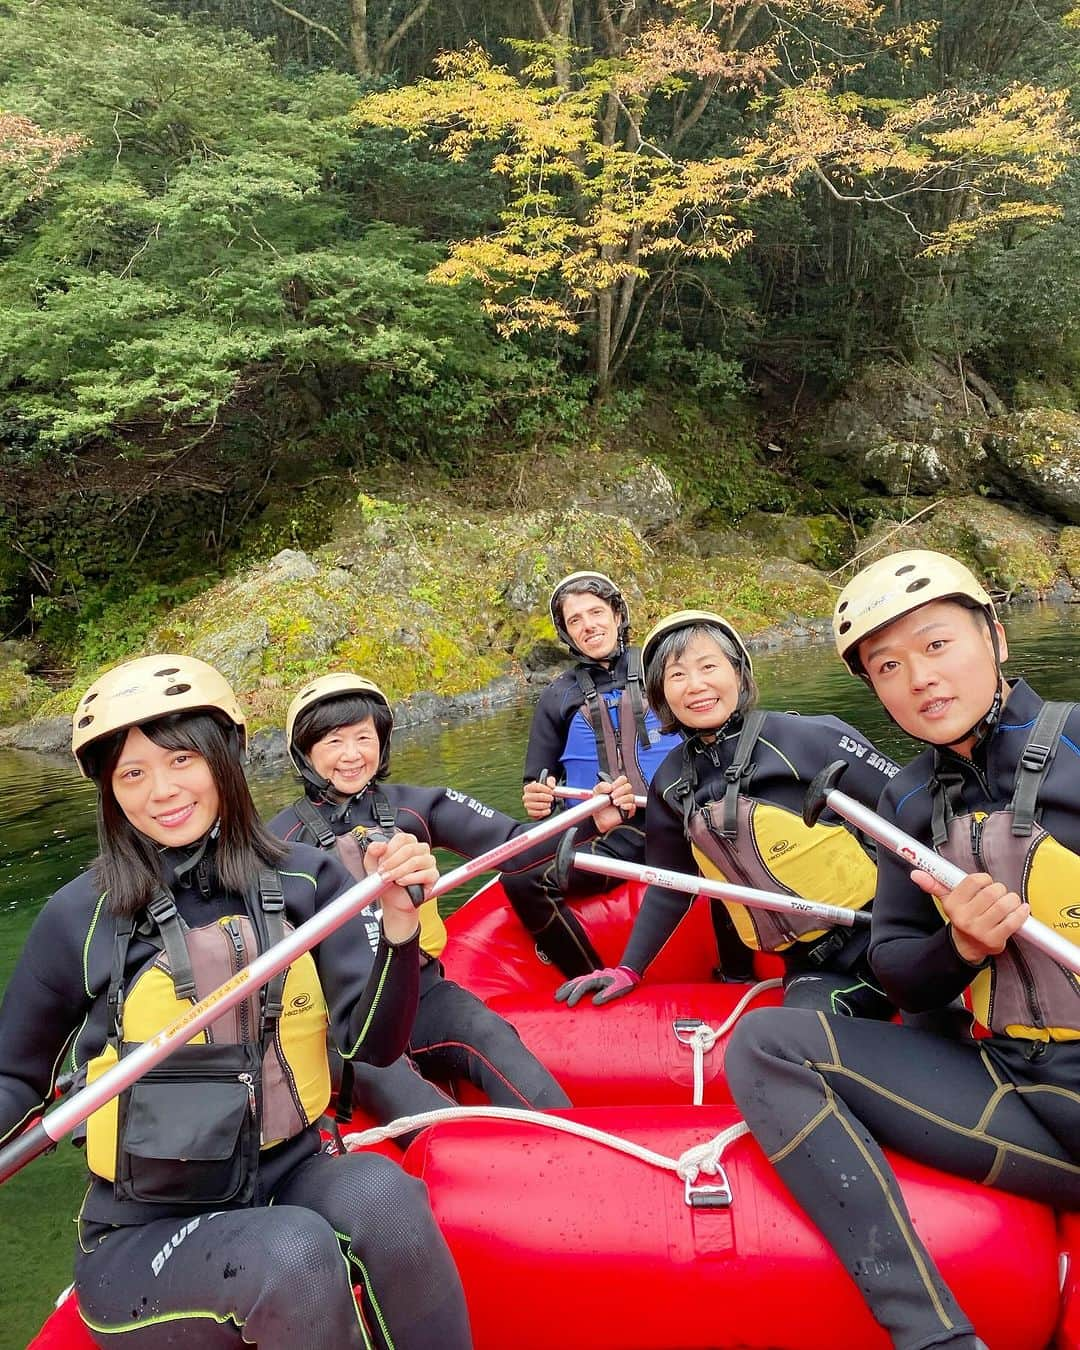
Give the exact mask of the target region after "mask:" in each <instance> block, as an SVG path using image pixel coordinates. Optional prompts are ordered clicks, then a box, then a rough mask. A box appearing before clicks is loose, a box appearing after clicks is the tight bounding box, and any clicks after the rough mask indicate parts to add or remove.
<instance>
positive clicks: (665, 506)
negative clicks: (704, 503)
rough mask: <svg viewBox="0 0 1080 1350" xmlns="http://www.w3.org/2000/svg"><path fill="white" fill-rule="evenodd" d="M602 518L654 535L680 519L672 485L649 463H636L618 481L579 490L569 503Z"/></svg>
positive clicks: (665, 476) (657, 466)
mask: <svg viewBox="0 0 1080 1350" xmlns="http://www.w3.org/2000/svg"><path fill="white" fill-rule="evenodd" d="M570 504H571V505H574V506H579V507H582V508H583V509H585V510H588V511H598V512H600V513H601V514H602V515H606V516H617V517H619V518H620V519H621V520H628V521H629V522H630V524H631V525H632V526H633V527H634V529H635V530H637V531H638V533H639V534H642V535H649V534H656V533H658V532H659V531H660V530H663V529H665V528H666V527H667V526H669V525H673V524H674V523H675V522H676V521H677V520H678V519H679V509H680V508H679V495H678V492H677V491H676V488H675V485H674V483H673V482H672V481H671V479H670V478H669V477H668V476H667V474H666V473H665V472H664V470H663V469H661V468H660V466H659V465H658V464H656V463H655V462H654V461H653V460H651V459H647V458H646V459H639V460H636V461H635V462H634V463H633V465H632V466H631V467H630V469H629V470H628V471H627V472H625V473H621V474H619V475H618V476H617V477H612V478H605V479H601V480H600V481H599V482H597V483H596V484H595V485H589V484H588V483H586V484H584V485H582V486H579V487H578V489H577V490H576V492H574V494H573V500H572V502H571V503H570Z"/></svg>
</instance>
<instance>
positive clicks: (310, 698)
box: [285, 670, 394, 791]
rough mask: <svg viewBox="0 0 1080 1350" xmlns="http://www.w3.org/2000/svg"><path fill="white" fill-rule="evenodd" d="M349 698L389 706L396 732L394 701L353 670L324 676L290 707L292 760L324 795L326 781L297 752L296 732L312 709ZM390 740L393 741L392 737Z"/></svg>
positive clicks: (288, 723) (312, 682) (288, 735)
mask: <svg viewBox="0 0 1080 1350" xmlns="http://www.w3.org/2000/svg"><path fill="white" fill-rule="evenodd" d="M348 694H362V695H366V696H367V697H368V698H374V699H378V700H379V702H380V703H385V704H386V707H387V709H388V710H389V712H390V730H391V731H393V729H394V710H393V708H391V707H390V700H389V699H388V698H387V697H386V695H385V694H384V693H383V691H382V690H381V689H380V688H379V686H378V685H377V684H376V683H375V682H374V681H373V680H365V679H364V677H363V676H362V675H355V674H353V672H352V671H351V670H340V671H337V672H335V673H334V674H333V675H320V676H319V678H318V679H317V680H310V681H309V682H308V683H307V684H305V685H304V687H303V688H302V689H301V690H300V691H299V692H298V693H297V695H296V697H295V698H294V699H293V701H292V702H291V703H290V704H289V711H288V712H287V713H286V715H285V740H286V742H287V744H288V747H289V758H290V759H291V760H292V762H293V764H294V766H295V768H296V771H297V773H298V774H299V775H300V776H301V778H303V779H305V780H306V781H307V782H309V783H312V784H314V785H315V786H316V787H317V788H318V789H319V790H320V791H321V790H323V789H325V787H326V780H325V779H324V778H321V777H320V776H319V775H318V774H316V773H315V770H314V769H313V768H312V767H311V761H310V760H309V759H308V757H307V755H304V754H301V753H300V751H299V750H298V749H297V746H296V742H295V740H294V739H293V735H294V732H295V731H296V719H297V718H298V717H299V716H300V714H301V713H302V712H306V710H307V709H308V708H314V707H317V706H318V704H320V703H323V702H325V701H326V700H327V699H331V698H342V697H344V696H346V695H348ZM387 740H388V741H389V736H388V737H387ZM380 748H381V750H382V755H383V757H385V756H386V753H387V747H386V745H383V746H381V747H380Z"/></svg>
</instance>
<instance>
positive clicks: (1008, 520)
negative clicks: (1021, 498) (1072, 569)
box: [925, 497, 1058, 595]
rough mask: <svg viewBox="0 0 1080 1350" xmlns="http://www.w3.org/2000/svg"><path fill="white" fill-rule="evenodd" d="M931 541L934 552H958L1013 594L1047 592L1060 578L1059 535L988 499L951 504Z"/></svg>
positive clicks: (935, 517)
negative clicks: (1055, 579) (936, 550)
mask: <svg viewBox="0 0 1080 1350" xmlns="http://www.w3.org/2000/svg"><path fill="white" fill-rule="evenodd" d="M925 537H926V544H927V547H928V548H936V549H938V550H939V551H940V552H942V553H952V554H955V555H956V556H957V557H959V558H961V559H962V560H963V561H964V562H966V563H968V564H969V565H970V566H972V567H973V568H974V569H975V570H976V571H977V572H979V573H981V574H982V576H983V577H985V578H986V580H987V581H989V582H990V584H991V585H992V586H994V587H996V588H999V589H1001V590H1004V591H1005V592H1007V593H1008V594H1010V595H1011V594H1013V593H1015V592H1017V591H1031V592H1034V593H1036V594H1041V593H1042V592H1044V591H1046V590H1048V589H1049V588H1050V586H1051V585H1052V584H1053V582H1054V578H1055V577H1056V575H1057V571H1058V561H1057V531H1055V530H1053V529H1051V528H1050V527H1049V526H1046V525H1040V524H1039V523H1038V522H1036V521H1033V520H1031V519H1030V518H1029V517H1027V516H1024V515H1021V514H1020V512H1018V511H1013V510H1011V509H1010V508H1009V507H1007V506H1003V505H1001V504H1000V503H999V502H991V501H986V500H985V499H984V498H982V497H961V498H958V499H957V500H955V501H948V502H945V503H944V504H943V505H942V506H941V507H940V508H939V509H938V510H937V511H934V512H932V513H931V515H930V517H929V524H928V525H927V527H926V532H925Z"/></svg>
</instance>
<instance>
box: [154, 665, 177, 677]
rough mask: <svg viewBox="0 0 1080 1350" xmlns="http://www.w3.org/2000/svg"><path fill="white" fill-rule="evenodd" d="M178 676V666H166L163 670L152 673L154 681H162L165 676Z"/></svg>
mask: <svg viewBox="0 0 1080 1350" xmlns="http://www.w3.org/2000/svg"><path fill="white" fill-rule="evenodd" d="M179 674H180V667H179V666H166V667H165V669H164V670H155V671H154V677H155V679H164V677H165V676H166V675H179Z"/></svg>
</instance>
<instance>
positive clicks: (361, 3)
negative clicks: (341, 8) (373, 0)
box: [349, 0, 373, 75]
mask: <svg viewBox="0 0 1080 1350" xmlns="http://www.w3.org/2000/svg"><path fill="white" fill-rule="evenodd" d="M349 48H350V50H351V51H352V56H353V65H355V67H356V73H357V74H358V75H371V74H373V71H372V69H371V53H370V52H369V50H368V32H367V0H349Z"/></svg>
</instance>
